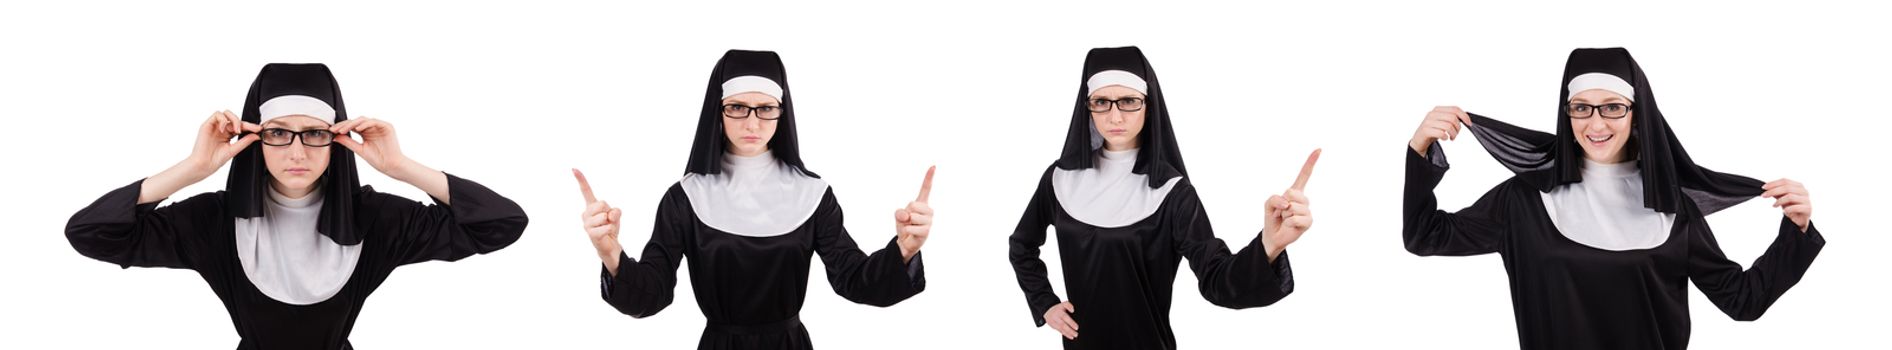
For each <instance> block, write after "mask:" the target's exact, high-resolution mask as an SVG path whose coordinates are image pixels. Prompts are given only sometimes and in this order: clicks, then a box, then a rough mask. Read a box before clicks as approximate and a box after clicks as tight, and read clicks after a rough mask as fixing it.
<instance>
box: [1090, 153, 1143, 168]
mask: <svg viewBox="0 0 1892 350" xmlns="http://www.w3.org/2000/svg"><path fill="white" fill-rule="evenodd" d="M1138 150H1139V149H1137V148H1131V149H1127V150H1122V151H1112V150H1109V149H1105V148H1098V149H1097V151H1098V152H1097V159H1098V162H1097V168H1098V170H1104V171H1117V170H1129V169H1130V167H1131V166H1133V165H1136V161H1137V151H1138Z"/></svg>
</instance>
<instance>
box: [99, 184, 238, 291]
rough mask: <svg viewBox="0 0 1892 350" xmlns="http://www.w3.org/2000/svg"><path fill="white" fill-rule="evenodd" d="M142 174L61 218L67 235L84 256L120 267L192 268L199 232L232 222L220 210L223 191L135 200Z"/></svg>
mask: <svg viewBox="0 0 1892 350" xmlns="http://www.w3.org/2000/svg"><path fill="white" fill-rule="evenodd" d="M143 186H144V180H138V181H137V182H132V183H131V185H128V186H125V187H120V188H118V189H116V190H112V191H111V192H107V193H105V196H103V197H99V199H98V200H97V201H94V202H92V205H88V206H86V207H85V209H80V210H79V212H78V213H74V214H72V218H71V219H69V220H67V221H66V240H68V241H71V243H72V249H74V250H77V251H79V254H81V255H85V256H86V257H89V258H93V259H98V260H99V261H104V262H109V263H113V264H118V266H119V267H124V268H129V267H132V266H139V267H170V268H182V269H190V268H195V266H196V262H195V261H193V260H194V256H195V255H196V254H198V253H202V252H203V251H204V250H205V249H204V248H203V245H204V243H203V241H202V239H201V235H205V234H214V233H215V232H218V231H217V226H216V225H219V224H222V225H232V222H231V221H230V219H229V218H227V217H225V216H224V215H223V194H222V192H213V193H204V194H200V195H197V196H194V197H191V198H190V199H185V200H183V201H179V202H177V203H172V204H171V205H169V206H165V207H162V208H160V207H158V203H148V204H138V195H139V194H140V193H139V191H141V190H142V189H143Z"/></svg>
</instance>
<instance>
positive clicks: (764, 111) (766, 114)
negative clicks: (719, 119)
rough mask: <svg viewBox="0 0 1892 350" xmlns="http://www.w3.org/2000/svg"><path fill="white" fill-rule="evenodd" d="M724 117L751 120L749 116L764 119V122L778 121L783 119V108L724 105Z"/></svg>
mask: <svg viewBox="0 0 1892 350" xmlns="http://www.w3.org/2000/svg"><path fill="white" fill-rule="evenodd" d="M723 116H724V117H729V118H730V119H749V116H755V117H756V118H762V120H776V119H782V107H781V106H756V107H749V106H744V105H739V104H734V103H731V104H726V105H723Z"/></svg>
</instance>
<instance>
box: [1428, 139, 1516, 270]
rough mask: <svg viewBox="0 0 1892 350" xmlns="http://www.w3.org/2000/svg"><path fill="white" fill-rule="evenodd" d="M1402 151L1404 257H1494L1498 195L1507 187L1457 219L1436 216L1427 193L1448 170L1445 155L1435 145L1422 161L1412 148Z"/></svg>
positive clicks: (1500, 232)
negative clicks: (1403, 166) (1403, 175)
mask: <svg viewBox="0 0 1892 350" xmlns="http://www.w3.org/2000/svg"><path fill="white" fill-rule="evenodd" d="M1402 148H1404V149H1405V150H1406V199H1405V208H1404V209H1403V210H1402V214H1404V215H1403V219H1404V224H1403V226H1404V227H1403V228H1402V231H1403V233H1404V235H1405V239H1406V251H1409V252H1412V253H1413V254H1415V255H1420V256H1432V255H1447V256H1465V255H1478V254H1486V253H1494V252H1497V251H1498V249H1500V248H1501V247H1502V246H1503V242H1504V235H1505V234H1506V233H1505V229H1504V225H1503V223H1504V220H1503V218H1504V215H1505V212H1504V210H1505V209H1506V208H1505V206H1504V205H1503V203H1504V202H1503V198H1501V197H1502V195H1503V192H1504V191H1503V190H1504V189H1505V188H1506V186H1511V185H1512V183H1511V182H1506V183H1505V184H1502V185H1499V186H1497V187H1495V188H1492V189H1491V191H1489V192H1486V193H1485V195H1484V196H1483V197H1480V198H1478V201H1477V202H1474V203H1472V205H1471V206H1469V207H1465V209H1460V210H1459V211H1458V212H1456V213H1452V212H1446V211H1444V210H1439V198H1438V197H1437V196H1434V195H1433V194H1432V189H1433V188H1436V187H1438V186H1439V181H1440V180H1443V179H1444V178H1445V171H1446V170H1447V169H1450V165H1448V164H1447V163H1446V161H1445V152H1444V151H1443V150H1442V149H1440V147H1439V144H1438V143H1436V142H1434V143H1433V144H1432V147H1431V148H1430V149H1429V151H1428V152H1429V153H1428V154H1429V156H1428V157H1421V156H1420V155H1419V152H1417V151H1416V150H1413V149H1412V148H1411V147H1402Z"/></svg>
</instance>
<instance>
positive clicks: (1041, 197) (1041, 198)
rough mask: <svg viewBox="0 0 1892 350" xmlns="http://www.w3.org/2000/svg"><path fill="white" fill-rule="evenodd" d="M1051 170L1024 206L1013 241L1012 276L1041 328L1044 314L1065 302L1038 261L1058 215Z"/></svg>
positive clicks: (1034, 319)
mask: <svg viewBox="0 0 1892 350" xmlns="http://www.w3.org/2000/svg"><path fill="white" fill-rule="evenodd" d="M1052 169H1053V168H1046V169H1045V174H1044V176H1041V177H1039V179H1038V190H1037V191H1034V192H1032V195H1031V202H1029V203H1026V204H1025V214H1024V215H1023V216H1021V217H1019V218H1018V227H1017V228H1013V229H1012V238H1011V245H1012V248H1011V258H1012V272H1013V273H1015V274H1017V275H1018V288H1019V289H1021V290H1024V291H1025V305H1026V306H1027V307H1029V309H1028V310H1026V311H1030V312H1031V319H1032V321H1033V322H1037V325H1038V326H1041V327H1042V326H1044V325H1045V311H1048V310H1051V307H1052V306H1055V305H1058V303H1061V302H1063V300H1061V299H1060V298H1058V293H1057V291H1055V290H1052V289H1051V279H1050V277H1049V273H1050V272H1048V271H1047V270H1046V267H1045V261H1044V259H1039V258H1038V247H1042V246H1044V245H1045V228H1046V227H1050V226H1051V221H1052V215H1056V213H1057V207H1055V206H1056V205H1057V197H1056V195H1054V194H1052V193H1051V170H1052Z"/></svg>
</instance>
